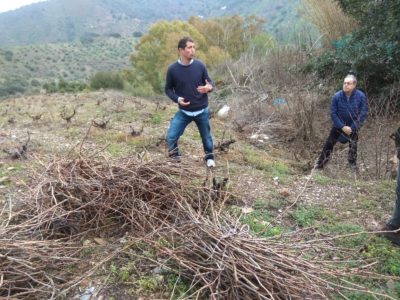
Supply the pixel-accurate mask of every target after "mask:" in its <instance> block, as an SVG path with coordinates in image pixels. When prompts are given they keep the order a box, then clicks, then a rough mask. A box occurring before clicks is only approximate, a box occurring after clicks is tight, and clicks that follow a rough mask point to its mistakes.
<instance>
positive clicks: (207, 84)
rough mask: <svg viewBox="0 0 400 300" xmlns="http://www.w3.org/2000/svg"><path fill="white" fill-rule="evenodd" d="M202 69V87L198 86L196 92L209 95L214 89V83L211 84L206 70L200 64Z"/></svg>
mask: <svg viewBox="0 0 400 300" xmlns="http://www.w3.org/2000/svg"><path fill="white" fill-rule="evenodd" d="M202 67H203V76H202V81H203V84H204V85H200V86H198V87H197V91H198V92H199V93H201V94H206V93H210V92H212V91H213V89H214V83H213V82H212V80H211V78H210V76H208V72H207V68H206V66H205V65H203V64H202Z"/></svg>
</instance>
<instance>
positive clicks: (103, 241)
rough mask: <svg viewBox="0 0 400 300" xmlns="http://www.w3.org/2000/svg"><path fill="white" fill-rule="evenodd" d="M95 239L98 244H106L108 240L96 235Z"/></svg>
mask: <svg viewBox="0 0 400 300" xmlns="http://www.w3.org/2000/svg"><path fill="white" fill-rule="evenodd" d="M93 240H94V241H95V243H96V244H98V245H105V244H107V242H106V241H105V240H103V239H101V238H97V237H95V238H94V239H93Z"/></svg>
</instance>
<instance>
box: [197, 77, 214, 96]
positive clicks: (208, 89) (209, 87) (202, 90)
mask: <svg viewBox="0 0 400 300" xmlns="http://www.w3.org/2000/svg"><path fill="white" fill-rule="evenodd" d="M212 89H213V87H212V85H211V84H210V83H209V82H208V81H207V79H206V84H205V85H199V86H198V87H197V91H198V92H199V93H200V94H206V93H208V92H211V90H212Z"/></svg>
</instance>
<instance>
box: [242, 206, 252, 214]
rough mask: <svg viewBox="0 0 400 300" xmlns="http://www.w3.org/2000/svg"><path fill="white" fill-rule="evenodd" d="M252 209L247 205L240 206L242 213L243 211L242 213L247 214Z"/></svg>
mask: <svg viewBox="0 0 400 300" xmlns="http://www.w3.org/2000/svg"><path fill="white" fill-rule="evenodd" d="M253 211H254V209H253V208H252V207H248V206H245V207H242V213H244V214H249V213H251V212H253Z"/></svg>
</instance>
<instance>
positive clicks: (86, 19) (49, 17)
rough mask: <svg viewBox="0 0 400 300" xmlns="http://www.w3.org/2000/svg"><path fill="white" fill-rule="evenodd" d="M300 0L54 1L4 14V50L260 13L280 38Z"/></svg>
mask: <svg viewBox="0 0 400 300" xmlns="http://www.w3.org/2000/svg"><path fill="white" fill-rule="evenodd" d="M297 3H298V1H297V0H296V1H290V0H280V1H273V0H262V1H246V2H243V1H225V0H218V1H211V0H206V1H189V2H187V3H183V2H182V1H179V0H166V1H163V2H162V5H160V3H159V1H156V0H148V1H141V0H136V1H129V0H117V1H111V0H84V1H81V0H50V1H46V2H41V3H36V4H32V5H29V6H26V7H22V8H20V9H17V10H15V11H10V12H5V13H1V14H0V47H4V46H13V45H24V44H42V43H60V42H72V41H78V40H79V39H80V38H82V37H84V36H85V35H87V34H89V33H95V34H99V35H107V34H119V35H121V36H122V37H125V38H127V37H132V34H134V33H135V32H138V31H141V32H143V31H145V30H146V28H147V27H148V26H149V25H150V24H152V23H153V22H155V21H157V20H160V19H166V20H171V19H184V20H186V19H187V18H188V17H190V16H202V17H204V18H209V17H213V16H222V15H232V14H240V15H243V16H245V15H251V14H255V15H259V16H262V17H265V18H266V20H267V21H268V23H267V27H268V28H269V30H270V31H271V32H272V33H274V34H276V35H281V36H282V35H284V34H287V33H288V30H289V31H292V30H293V29H290V24H293V22H294V23H296V22H297V20H298V16H297V13H296V5H297Z"/></svg>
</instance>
